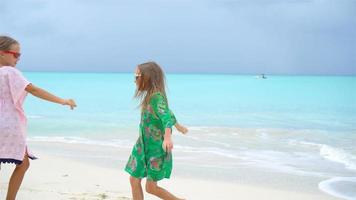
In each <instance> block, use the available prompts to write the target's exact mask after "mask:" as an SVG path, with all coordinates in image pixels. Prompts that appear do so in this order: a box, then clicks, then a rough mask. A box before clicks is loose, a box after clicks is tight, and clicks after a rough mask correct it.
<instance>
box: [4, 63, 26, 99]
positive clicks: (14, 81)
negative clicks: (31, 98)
mask: <svg viewBox="0 0 356 200" xmlns="http://www.w3.org/2000/svg"><path fill="white" fill-rule="evenodd" d="M8 78H9V86H10V91H11V96H12V99H13V101H14V103H17V102H18V101H19V100H20V99H21V98H22V97H23V96H24V95H26V94H27V92H26V91H25V89H26V87H27V85H29V84H30V82H29V81H28V80H27V79H26V78H25V77H24V76H23V75H22V73H21V72H20V71H19V70H18V69H16V68H14V67H11V68H10V70H9V73H8Z"/></svg>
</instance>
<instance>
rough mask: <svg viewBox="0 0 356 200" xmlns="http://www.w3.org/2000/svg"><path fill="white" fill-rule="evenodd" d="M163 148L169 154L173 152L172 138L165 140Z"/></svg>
mask: <svg viewBox="0 0 356 200" xmlns="http://www.w3.org/2000/svg"><path fill="white" fill-rule="evenodd" d="M162 148H163V150H164V151H165V152H168V153H170V152H172V149H173V142H172V140H171V138H165V139H164V140H163V143H162Z"/></svg>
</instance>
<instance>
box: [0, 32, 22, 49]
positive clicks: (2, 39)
mask: <svg viewBox="0 0 356 200" xmlns="http://www.w3.org/2000/svg"><path fill="white" fill-rule="evenodd" d="M14 44H19V42H17V41H16V40H15V39H13V38H11V37H8V36H4V35H0V51H7V50H10V48H11V45H14Z"/></svg>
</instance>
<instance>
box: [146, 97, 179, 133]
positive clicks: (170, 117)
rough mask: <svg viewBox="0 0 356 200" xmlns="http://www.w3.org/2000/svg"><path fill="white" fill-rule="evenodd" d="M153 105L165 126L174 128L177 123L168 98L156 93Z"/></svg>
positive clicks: (152, 100) (152, 98) (152, 101)
mask: <svg viewBox="0 0 356 200" xmlns="http://www.w3.org/2000/svg"><path fill="white" fill-rule="evenodd" d="M151 106H152V108H153V111H154V113H155V114H156V115H157V116H158V118H159V119H160V120H161V122H162V125H163V127H164V128H172V126H174V124H176V119H175V116H174V114H173V113H172V111H171V110H169V108H168V104H167V100H166V98H165V97H164V96H163V95H162V94H160V93H156V94H154V95H153V96H152V97H151Z"/></svg>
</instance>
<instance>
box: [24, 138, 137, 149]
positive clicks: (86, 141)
mask: <svg viewBox="0 0 356 200" xmlns="http://www.w3.org/2000/svg"><path fill="white" fill-rule="evenodd" d="M28 140H29V141H34V142H60V143H67V144H87V145H102V146H111V147H121V148H131V147H132V145H129V144H131V143H132V141H128V140H107V141H103V140H93V139H87V138H82V137H62V136H54V137H47V136H35V137H30V138H29V139H28Z"/></svg>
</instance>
